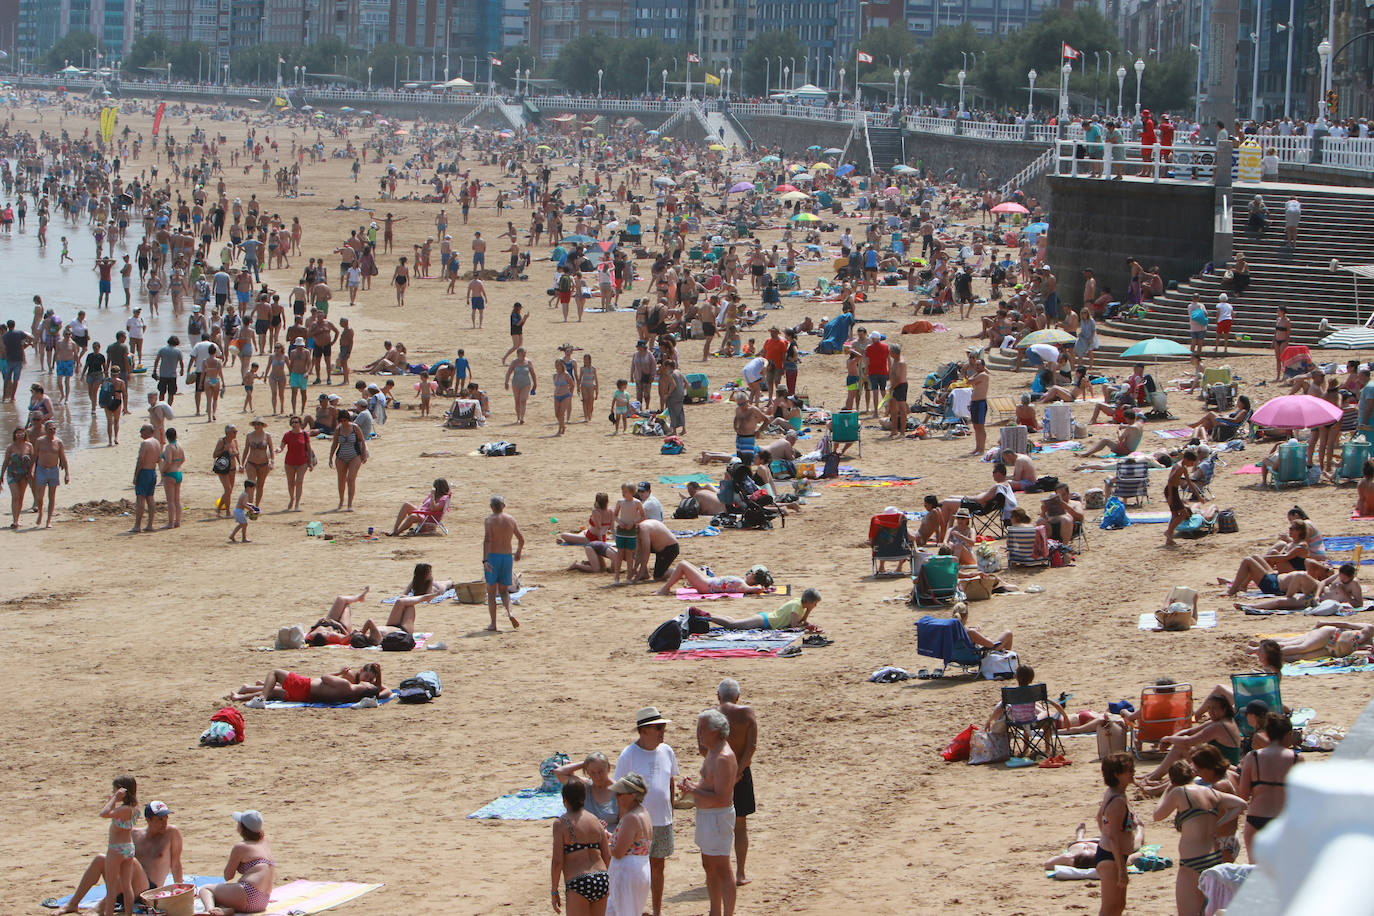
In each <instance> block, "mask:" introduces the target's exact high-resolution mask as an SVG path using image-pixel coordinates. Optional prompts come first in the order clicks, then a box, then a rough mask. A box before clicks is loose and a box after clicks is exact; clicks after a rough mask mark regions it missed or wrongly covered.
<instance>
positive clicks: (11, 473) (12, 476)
mask: <svg viewBox="0 0 1374 916" xmlns="http://www.w3.org/2000/svg"><path fill="white" fill-rule="evenodd" d="M33 464H34V460H33V444H32V443H30V442H29V433H28V430H26V429H25V428H24V427H22V426H16V427H15V428H14V432H13V433H11V434H10V445H9V448H7V449H5V458H4V461H3V462H2V463H0V476H3V477H4V478H5V482H6V483H8V484H9V485H10V515H11V519H10V528H12V529H13V530H15V531H18V530H19V515H20V513H22V512H23V511H24V494H25V493H26V492H27V491H28V489H29V484H30V482H31V481H32V479H33Z"/></svg>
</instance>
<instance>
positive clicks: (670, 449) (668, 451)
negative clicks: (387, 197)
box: [658, 436, 687, 455]
mask: <svg viewBox="0 0 1374 916" xmlns="http://www.w3.org/2000/svg"><path fill="white" fill-rule="evenodd" d="M686 447H687V445H686V443H684V442H683V441H682V437H681V436H668V437H667V438H665V439H664V440H663V445H662V446H660V447H659V450H658V453H659V454H660V455H681V454H682V450H683V449H684V448H686Z"/></svg>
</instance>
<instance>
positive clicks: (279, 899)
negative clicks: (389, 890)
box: [264, 881, 382, 916]
mask: <svg viewBox="0 0 1374 916" xmlns="http://www.w3.org/2000/svg"><path fill="white" fill-rule="evenodd" d="M381 886H382V885H380V884H359V883H358V882H356V881H292V882H291V883H290V884H284V885H282V886H281V887H276V888H273V889H272V899H271V901H270V902H269V903H268V904H267V912H266V913H265V914H264V916H297V914H308V913H320V912H323V911H325V910H330V909H333V908H334V907H336V906H340V905H341V904H345V903H348V902H349V901H350V900H357V899H358V898H359V897H361V896H363V895H364V894H370V893H372V892H373V891H375V890H377V889H378V888H379V887H381Z"/></svg>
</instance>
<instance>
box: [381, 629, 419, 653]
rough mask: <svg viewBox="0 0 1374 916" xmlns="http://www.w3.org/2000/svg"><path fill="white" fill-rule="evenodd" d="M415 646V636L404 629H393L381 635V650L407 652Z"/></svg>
mask: <svg viewBox="0 0 1374 916" xmlns="http://www.w3.org/2000/svg"><path fill="white" fill-rule="evenodd" d="M414 648H415V637H414V636H412V635H410V634H409V633H407V632H406V631H405V630H393V631H391V632H389V633H387V634H386V635H385V636H383V637H382V651H383V652H409V651H410V650H411V649H414Z"/></svg>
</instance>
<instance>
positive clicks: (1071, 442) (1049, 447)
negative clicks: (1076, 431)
mask: <svg viewBox="0 0 1374 916" xmlns="http://www.w3.org/2000/svg"><path fill="white" fill-rule="evenodd" d="M1081 448H1083V443H1082V442H1079V441H1077V440H1075V439H1066V440H1065V441H1063V442H1041V443H1040V444H1039V445H1037V446H1036V447H1035V448H1034V449H1033V452H1032V453H1042V454H1043V453H1044V452H1076V451H1078V450H1080V449H1081Z"/></svg>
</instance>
